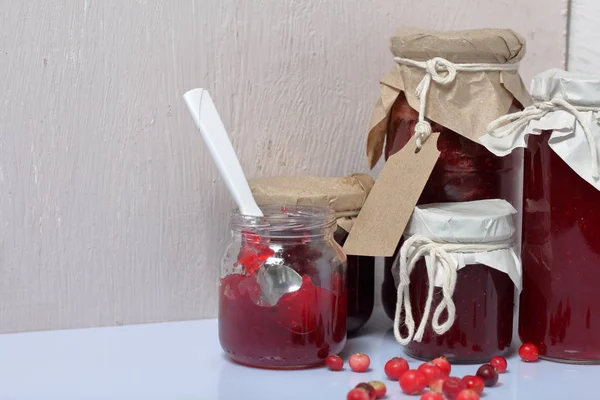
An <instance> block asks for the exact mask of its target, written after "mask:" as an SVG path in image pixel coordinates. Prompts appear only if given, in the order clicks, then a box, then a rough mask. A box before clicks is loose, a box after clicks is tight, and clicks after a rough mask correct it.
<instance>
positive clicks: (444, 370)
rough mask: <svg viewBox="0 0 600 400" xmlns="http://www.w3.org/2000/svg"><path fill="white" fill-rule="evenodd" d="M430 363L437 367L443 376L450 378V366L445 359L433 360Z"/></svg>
mask: <svg viewBox="0 0 600 400" xmlns="http://www.w3.org/2000/svg"><path fill="white" fill-rule="evenodd" d="M432 363H434V364H435V365H437V366H438V367H439V368H440V369H441V370H442V373H443V374H444V375H446V376H450V370H451V369H452V366H451V365H450V362H449V361H448V359H447V358H446V357H443V356H442V357H438V358H436V359H435V360H433V361H432Z"/></svg>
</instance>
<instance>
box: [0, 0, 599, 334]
mask: <svg viewBox="0 0 600 400" xmlns="http://www.w3.org/2000/svg"><path fill="white" fill-rule="evenodd" d="M588 1H589V2H590V3H593V2H594V1H595V0H588ZM520 3H524V5H521V6H519V7H520V8H521V10H522V13H521V14H515V10H516V7H517V4H520ZM433 5H435V7H433ZM563 7H564V4H563V0H529V1H527V2H522V1H520V0H497V1H493V2H490V1H480V0H460V1H458V0H446V1H439V0H423V1H409V0H405V1H399V0H379V1H376V2H369V1H347V0H301V1H299V0H263V1H259V0H253V1H239V0H202V1H191V0H179V1H174V0H171V1H167V0H153V1H151V0H147V1H144V0H137V1H134V0H128V1H124V0H85V1H83V0H61V1H59V0H47V1H22V0H4V1H2V2H1V4H0V82H2V94H3V99H4V100H3V101H4V104H3V107H2V108H1V109H0V331H3V332H9V331H24V330H40V329H56V328H72V327H87V326H99V325H113V324H130V323H140V322H152V321H165V320H178V319H190V318H200V317H212V316H214V315H215V310H216V295H215V294H216V283H215V282H216V278H217V274H218V269H219V258H220V253H221V251H222V249H223V247H224V245H225V241H226V239H227V229H226V218H227V214H228V210H229V209H230V207H231V203H230V200H229V198H228V196H227V193H226V192H225V188H224V186H223V185H222V183H221V182H220V181H219V179H218V177H217V172H216V169H215V168H214V167H213V165H212V162H211V160H210V158H209V156H208V154H207V152H206V151H205V149H204V148H203V144H202V142H201V140H200V138H199V137H198V136H197V135H196V134H195V132H194V128H193V124H192V122H191V119H190V117H189V116H188V115H187V114H186V111H185V107H184V105H183V103H182V100H181V96H182V94H183V93H184V91H185V90H187V89H190V88H193V87H197V86H204V87H206V88H208V89H209V90H210V91H211V92H212V94H213V97H214V99H215V101H216V104H217V106H218V108H219V109H220V111H221V112H222V115H223V119H224V122H225V124H226V126H227V127H228V129H229V131H230V134H231V136H232V138H233V143H234V146H235V147H236V148H237V149H238V151H239V154H240V157H241V161H242V164H243V165H244V166H245V167H246V169H247V171H248V174H249V175H250V176H257V175H263V174H264V175H268V174H280V173H287V174H292V173H312V174H330V175H335V174H346V173H350V172H353V171H357V170H364V167H365V164H366V162H365V160H364V157H363V154H364V150H363V145H364V139H365V129H366V124H367V120H368V117H369V113H370V108H371V105H372V104H373V102H374V100H375V98H376V96H377V90H378V89H377V81H378V78H379V77H380V76H381V75H382V74H383V73H384V72H385V71H387V70H388V69H389V68H390V66H391V61H390V55H389V53H388V49H387V37H388V36H389V35H390V33H392V32H393V30H394V28H395V27H396V26H398V25H400V24H407V23H410V24H414V25H421V26H427V27H435V28H468V27H485V26H496V27H504V26H508V27H512V28H515V29H517V30H518V31H520V32H521V33H523V34H524V35H525V36H526V37H527V39H528V40H529V57H528V58H527V60H526V62H525V63H524V65H523V72H524V74H525V76H526V77H527V79H528V78H529V77H531V76H532V75H533V73H534V72H535V71H539V70H542V69H544V68H547V67H550V66H560V65H561V64H562V61H563V58H564V47H565V46H564V44H565V38H564V30H565V23H564V20H563V19H564V13H563V12H562V11H563ZM533 10H535V13H534V11H533ZM533 15H535V17H532V16H533ZM596 43H597V41H596Z"/></svg>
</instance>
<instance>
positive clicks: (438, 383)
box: [429, 376, 448, 393]
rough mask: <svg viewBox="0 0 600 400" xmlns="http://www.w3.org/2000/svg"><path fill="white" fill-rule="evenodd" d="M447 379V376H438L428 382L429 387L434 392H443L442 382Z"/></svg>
mask: <svg viewBox="0 0 600 400" xmlns="http://www.w3.org/2000/svg"><path fill="white" fill-rule="evenodd" d="M447 380H448V377H447V376H440V377H439V378H435V379H434V380H432V381H431V382H429V389H431V390H433V391H434V392H436V393H444V382H446V381H447Z"/></svg>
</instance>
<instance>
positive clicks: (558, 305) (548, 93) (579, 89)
mask: <svg viewBox="0 0 600 400" xmlns="http://www.w3.org/2000/svg"><path fill="white" fill-rule="evenodd" d="M531 93H532V96H533V98H534V100H535V102H536V103H535V104H534V105H533V106H531V107H528V108H527V109H526V110H525V111H524V112H522V113H516V114H513V115H509V116H507V117H505V118H503V119H500V120H498V121H497V122H496V123H494V124H493V125H491V126H490V134H489V135H488V136H485V137H483V138H482V143H484V144H485V145H486V146H487V147H488V148H489V149H490V150H491V151H493V152H494V153H496V154H498V155H504V154H507V153H509V152H511V151H513V149H515V148H520V147H525V148H526V152H525V179H524V203H523V243H522V262H523V291H522V293H521V302H520V312H519V335H520V337H521V340H523V341H524V342H530V343H533V344H535V345H537V346H538V348H539V350H540V356H541V357H543V358H546V359H550V360H555V361H560V362H569V363H599V362H600V302H598V285H597V282H598V280H600V207H599V206H598V205H599V204H600V192H599V191H600V180H599V179H598V150H597V149H598V144H599V143H600V125H599V123H598V121H599V118H600V77H590V76H583V75H579V74H574V73H570V72H565V71H562V70H557V69H552V70H549V71H546V72H544V73H541V74H539V75H537V76H536V77H535V78H534V79H533V82H532V85H531Z"/></svg>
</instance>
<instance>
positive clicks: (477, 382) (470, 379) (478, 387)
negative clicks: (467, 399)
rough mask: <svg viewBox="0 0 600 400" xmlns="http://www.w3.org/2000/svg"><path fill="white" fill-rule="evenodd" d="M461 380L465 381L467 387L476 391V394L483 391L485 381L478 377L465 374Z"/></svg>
mask: <svg viewBox="0 0 600 400" xmlns="http://www.w3.org/2000/svg"><path fill="white" fill-rule="evenodd" d="M462 381H463V382H464V383H465V385H467V389H471V390H472V391H474V392H477V394H481V393H483V389H484V387H485V383H484V382H483V379H481V378H480V377H478V376H474V375H467V376H465V377H463V378H462Z"/></svg>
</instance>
